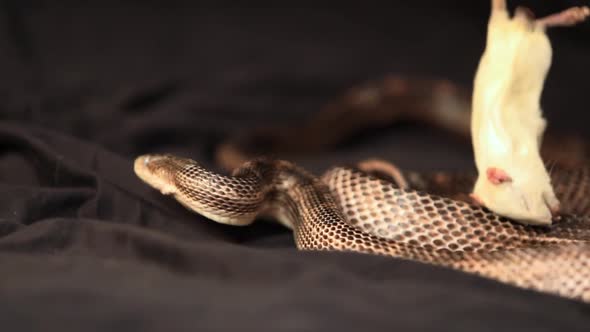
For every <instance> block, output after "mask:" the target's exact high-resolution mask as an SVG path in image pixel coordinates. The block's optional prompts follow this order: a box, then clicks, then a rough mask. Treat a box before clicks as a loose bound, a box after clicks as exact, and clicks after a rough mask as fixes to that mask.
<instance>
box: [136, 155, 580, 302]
mask: <svg viewBox="0 0 590 332" xmlns="http://www.w3.org/2000/svg"><path fill="white" fill-rule="evenodd" d="M134 167H135V172H136V173H137V174H138V176H139V177H140V178H142V179H143V180H144V181H145V182H147V183H148V184H150V185H152V186H153V187H155V188H157V189H159V190H161V191H162V193H165V194H171V195H173V196H174V197H175V198H176V199H177V200H178V201H179V202H180V203H182V204H183V205H184V206H186V207H187V208H189V209H191V210H193V211H196V212H197V213H200V214H202V215H204V216H206V217H208V218H210V219H212V220H215V221H217V222H220V223H225V224H233V225H247V224H250V223H251V222H253V221H254V220H255V219H256V218H257V217H258V216H260V215H267V216H271V217H274V218H275V219H276V220H278V221H280V222H281V223H282V224H284V225H286V226H287V227H289V228H291V229H292V230H293V234H294V237H295V243H296V245H297V247H298V248H299V249H301V250H331V251H334V250H340V251H353V252H360V253H368V254H379V255H388V256H393V257H399V258H404V259H410V260H417V261H420V262H424V263H431V264H436V265H441V266H445V267H450V268H454V269H459V270H462V271H465V272H470V273H475V274H478V275H481V276H484V277H488V278H492V279H496V280H499V281H502V282H506V283H509V284H512V285H516V286H520V287H524V288H528V289H533V290H537V291H543V292H548V293H553V294H557V295H561V296H564V297H569V298H574V299H579V300H583V301H590V244H588V243H587V242H588V241H589V240H590V227H589V224H588V222H587V221H586V219H585V218H583V217H576V216H567V215H564V216H563V217H562V219H561V220H560V221H559V222H557V223H555V224H554V225H553V226H552V227H535V226H525V225H521V224H516V223H513V222H511V221H509V220H507V219H505V218H502V217H499V216H497V215H496V214H494V213H491V212H489V211H487V210H486V209H485V208H481V207H477V206H474V205H471V204H469V203H468V202H464V201H462V200H460V199H459V198H457V199H451V198H449V197H452V196H453V195H454V194H453V193H452V192H451V191H455V190H457V191H455V192H456V193H457V194H459V193H460V192H459V191H460V190H461V188H462V186H461V183H468V182H469V181H468V180H469V178H470V176H467V175H456V176H455V175H452V174H442V173H434V174H418V173H409V174H407V176H404V180H405V181H406V183H405V185H406V186H407V187H406V188H405V189H402V188H399V185H397V184H396V183H395V181H393V182H392V181H388V180H386V179H382V178H380V177H378V176H373V175H371V174H368V173H366V172H364V171H361V170H359V169H355V168H351V167H335V168H332V169H330V170H329V171H327V172H326V173H325V174H324V175H323V176H322V177H321V178H317V177H315V176H313V175H311V174H310V173H308V172H307V171H305V170H303V169H301V168H299V167H297V166H295V165H293V164H291V163H289V162H286V161H280V160H267V159H257V160H253V161H249V162H246V163H245V164H244V165H243V166H241V167H239V168H237V169H236V170H235V171H234V172H233V174H232V175H231V176H223V175H220V174H216V173H213V172H211V171H208V170H206V169H204V168H202V167H201V166H200V165H199V164H198V163H197V162H195V161H193V160H191V159H185V158H181V157H177V156H172V155H145V156H140V157H138V158H137V159H136V161H135V166H134ZM553 174H554V175H556V176H555V181H556V188H561V190H558V195H560V196H561V197H564V196H567V195H569V196H570V197H566V198H572V197H573V196H575V197H580V196H581V195H585V194H586V190H587V188H588V185H587V184H588V174H589V173H588V171H587V170H585V169H579V170H577V171H576V172H562V171H560V170H557V171H554V172H553ZM402 176H403V175H402ZM578 180H582V183H581V185H582V186H581V187H578V188H583V189H582V190H584V193H579V192H576V193H572V192H571V191H570V192H568V190H571V183H569V182H568V181H575V182H577V181H578ZM412 187H414V188H416V189H412ZM426 190H428V191H431V192H437V191H438V192H440V193H445V192H446V194H447V195H448V196H449V197H443V196H439V195H434V194H429V193H426ZM574 203H575V202H574ZM574 205H575V204H574ZM576 206H577V207H579V205H576ZM568 208H569V206H566V207H565V209H568ZM572 210H573V209H572ZM578 212H584V211H578Z"/></svg>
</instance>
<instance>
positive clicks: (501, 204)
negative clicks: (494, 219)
mask: <svg viewBox="0 0 590 332" xmlns="http://www.w3.org/2000/svg"><path fill="white" fill-rule="evenodd" d="M471 196H472V198H473V199H474V200H475V201H476V202H477V203H478V204H480V205H483V206H485V207H487V208H488V209H490V210H493V211H494V212H496V213H498V214H499V215H502V216H504V217H507V218H510V219H512V220H515V221H518V222H520V223H524V224H532V225H550V224H551V222H552V216H553V215H554V214H555V213H557V212H558V210H559V201H558V200H557V198H556V197H555V194H554V192H553V187H552V186H551V179H550V178H549V175H548V173H547V171H546V169H545V167H544V165H542V164H541V165H540V167H539V166H537V167H530V168H526V169H522V168H520V169H518V168H507V167H504V168H501V167H493V166H492V167H487V168H486V169H485V172H481V173H480V175H479V177H478V179H477V181H476V183H475V187H474V190H473V193H472V194H471Z"/></svg>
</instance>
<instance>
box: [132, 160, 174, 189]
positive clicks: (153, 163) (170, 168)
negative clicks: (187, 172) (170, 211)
mask: <svg viewBox="0 0 590 332" xmlns="http://www.w3.org/2000/svg"><path fill="white" fill-rule="evenodd" d="M182 161H183V160H182V159H180V158H178V157H174V156H170V155H165V154H161V155H158V154H146V155H142V156H139V157H137V158H136V159H135V162H134V164H133V170H134V171H135V174H137V176H138V177H139V178H140V179H141V180H143V181H144V182H145V183H147V184H149V185H150V186H152V187H154V188H156V189H158V190H160V192H162V194H164V195H170V194H174V193H175V192H176V185H175V173H176V171H178V169H180V168H181V167H183V165H182V164H183V163H182Z"/></svg>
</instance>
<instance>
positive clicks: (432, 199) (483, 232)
mask: <svg viewBox="0 0 590 332" xmlns="http://www.w3.org/2000/svg"><path fill="white" fill-rule="evenodd" d="M322 179H323V181H324V182H326V183H327V184H328V186H329V187H330V188H331V190H332V192H333V194H334V196H335V197H336V198H337V200H338V202H339V205H340V206H341V209H342V211H343V213H344V215H345V216H346V217H347V218H348V220H350V223H351V224H352V225H354V226H356V227H358V228H359V229H361V230H362V231H364V232H368V233H371V234H373V235H376V236H379V237H383V238H388V239H394V240H396V241H399V242H404V243H420V244H421V245H426V244H429V245H431V246H432V247H433V248H434V249H435V250H440V249H448V250H452V251H480V250H485V251H490V250H498V249H511V248H518V247H523V246H530V245H542V244H547V243H556V242H560V243H565V242H580V241H587V240H590V231H589V229H588V227H579V225H578V224H579V223H584V222H583V221H576V222H572V221H571V220H570V222H562V223H558V224H557V225H555V226H554V227H552V228H539V227H532V226H524V225H520V224H515V223H512V222H510V221H509V220H507V219H505V218H502V217H499V216H497V215H496V214H493V213H491V212H489V211H487V210H485V209H483V208H479V207H475V206H472V205H469V204H468V203H465V202H461V201H454V200H451V199H448V198H443V197H440V196H435V195H430V194H426V193H423V192H418V191H414V190H404V189H399V188H392V186H391V184H390V183H389V182H386V181H384V180H381V179H376V178H372V177H369V176H367V175H366V174H364V173H362V172H360V171H355V170H353V169H347V168H333V169H331V170H330V171H328V172H327V173H326V174H325V175H324V176H323V178H322ZM368 187H370V188H371V192H370V194H367V191H366V188H368ZM344 188H346V189H344ZM369 211H370V213H372V214H374V215H377V217H376V218H374V217H370V216H369V215H368V214H369ZM363 220H370V222H362V221H363ZM374 220H379V221H380V222H374Z"/></svg>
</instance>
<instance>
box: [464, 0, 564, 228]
mask: <svg viewBox="0 0 590 332" xmlns="http://www.w3.org/2000/svg"><path fill="white" fill-rule="evenodd" d="M545 30H546V26H545V24H543V23H541V22H539V21H537V20H534V19H532V18H531V15H530V12H528V11H527V10H525V9H523V8H518V9H517V10H516V12H515V15H514V17H510V16H509V13H508V11H507V9H506V6H505V1H496V0H493V1H492V13H491V16H490V19H489V22H488V31H487V40H486V48H485V51H484V53H483V55H482V58H481V60H480V63H479V66H478V69H477V73H476V75H475V81H474V91H473V99H472V118H471V135H472V144H473V151H474V156H475V163H476V167H477V170H478V178H477V180H476V183H475V185H474V188H473V192H472V197H473V198H474V200H476V201H477V202H478V203H480V204H481V205H484V206H485V207H487V208H488V209H490V210H492V211H494V212H496V213H498V214H500V215H502V216H505V217H508V218H510V219H512V220H515V221H518V222H521V223H525V224H535V225H549V224H551V223H552V216H553V215H554V213H556V212H557V211H558V209H559V200H558V199H557V197H556V196H555V193H554V190H553V187H552V184H551V179H550V176H549V173H548V171H547V169H546V167H545V164H544V162H543V160H542V159H541V155H540V147H541V143H542V138H543V133H544V131H545V128H546V120H545V119H544V118H543V114H542V110H541V105H540V99H541V93H542V91H543V85H544V83H545V78H546V76H547V73H548V71H549V68H550V66H551V60H552V48H551V44H550V41H549V39H548V37H547V35H546V31H545Z"/></svg>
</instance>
